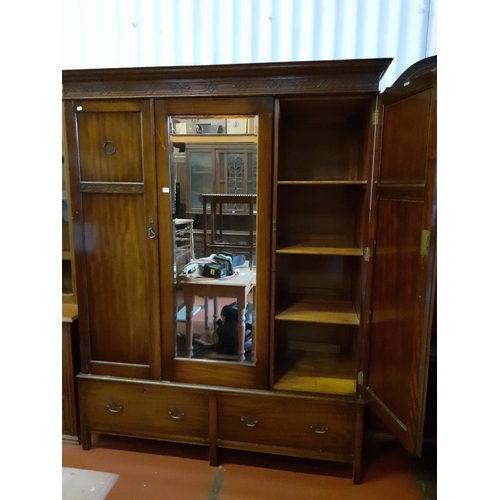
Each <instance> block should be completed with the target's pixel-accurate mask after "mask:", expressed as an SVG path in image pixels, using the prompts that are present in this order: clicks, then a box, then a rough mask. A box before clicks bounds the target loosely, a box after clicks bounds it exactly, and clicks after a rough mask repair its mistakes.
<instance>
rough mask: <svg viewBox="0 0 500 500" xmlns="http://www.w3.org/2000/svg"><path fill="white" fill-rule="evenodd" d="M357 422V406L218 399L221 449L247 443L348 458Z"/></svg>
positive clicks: (277, 399) (284, 399) (228, 396)
mask: <svg viewBox="0 0 500 500" xmlns="http://www.w3.org/2000/svg"><path fill="white" fill-rule="evenodd" d="M355 423H356V404H354V403H353V404H348V403H346V404H344V403H337V402H332V401H324V400H312V399H300V398H297V399H295V398H288V397H276V396H269V397H266V396H242V395H231V394H221V395H219V396H218V399H217V437H218V439H219V440H220V444H221V445H224V444H228V445H231V446H233V445H234V444H235V443H246V444H249V445H259V446H261V447H267V448H269V451H272V450H271V448H272V447H276V448H277V451H280V449H281V448H288V449H293V450H304V451H309V452H313V454H314V453H317V454H318V455H319V456H324V457H325V458H326V457H328V456H329V455H331V456H343V457H344V458H346V459H348V458H349V457H352V456H353V455H354V440H355ZM309 455H310V454H309Z"/></svg>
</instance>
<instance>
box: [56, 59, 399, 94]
mask: <svg viewBox="0 0 500 500" xmlns="http://www.w3.org/2000/svg"><path fill="white" fill-rule="evenodd" d="M348 62H349V61H328V62H319V61H315V62H312V63H290V64H284V63H277V64H274V65H272V64H254V65H228V66H199V67H192V66H191V67H185V68H183V67H179V68H142V69H141V68H133V69H106V70H68V71H63V98H65V99H78V98H106V97H108V98H113V97H143V98H144V97H146V98H150V97H177V96H186V97H187V96H189V97H207V96H251V95H287V94H288V95H294V94H316V93H321V94H325V93H329V92H331V93H337V92H341V93H358V92H378V83H379V79H380V77H381V76H382V75H383V73H384V72H385V69H386V68H387V66H388V65H389V63H390V59H374V60H360V61H357V62H356V65H355V70H353V66H352V63H351V66H349V65H348V64H347V63H348Z"/></svg>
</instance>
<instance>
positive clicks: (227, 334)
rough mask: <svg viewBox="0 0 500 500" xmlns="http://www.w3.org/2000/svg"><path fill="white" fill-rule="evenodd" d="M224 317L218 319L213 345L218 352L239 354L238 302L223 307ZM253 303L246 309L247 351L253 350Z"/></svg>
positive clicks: (222, 313) (222, 315)
mask: <svg viewBox="0 0 500 500" xmlns="http://www.w3.org/2000/svg"><path fill="white" fill-rule="evenodd" d="M220 314H221V317H222V319H218V320H217V323H216V324H217V330H216V332H215V334H214V338H213V347H214V349H215V352H217V353H218V354H238V307H237V305H236V302H233V303H232V304H229V305H227V306H224V307H223V308H222V309H221V313H220ZM252 316H253V311H252V304H247V307H246V310H245V352H249V351H251V350H252Z"/></svg>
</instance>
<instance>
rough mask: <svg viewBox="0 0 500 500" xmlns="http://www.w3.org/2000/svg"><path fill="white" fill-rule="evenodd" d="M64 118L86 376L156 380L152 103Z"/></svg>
mask: <svg viewBox="0 0 500 500" xmlns="http://www.w3.org/2000/svg"><path fill="white" fill-rule="evenodd" d="M65 118H66V123H67V126H68V131H67V140H68V164H69V169H70V184H71V196H72V209H73V214H72V215H73V234H74V247H75V264H76V273H77V284H78V289H79V297H80V299H81V300H80V301H79V309H80V328H81V337H82V371H83V372H84V373H89V372H90V371H91V370H92V369H93V368H96V370H97V373H100V374H107V375H121V376H133V375H132V374H134V373H135V374H141V376H142V375H144V373H145V372H147V371H149V377H152V378H156V379H159V378H160V369H161V367H160V362H159V357H160V353H159V336H160V335H159V272H158V267H159V263H158V246H157V241H158V240H157V239H156V238H152V239H151V238H148V226H149V224H150V221H151V224H152V226H153V228H154V229H155V230H157V221H156V175H155V162H154V142H153V137H154V136H153V121H152V113H151V102H149V101H148V100H122V101H114V100H105V101H97V100H96V101H93V100H85V101H79V102H71V103H67V105H66V115H65ZM106 141H112V143H113V144H111V145H110V144H107V146H106V147H104V146H105V145H104V143H105V142H106ZM115 147H116V151H115V150H114V148H115ZM105 150H106V151H107V152H108V153H110V154H106V151H105ZM99 362H101V363H100V364H99ZM126 364H128V365H130V366H128V367H127V366H125V365H126ZM107 368H109V372H106V370H107ZM105 372H106V373H105Z"/></svg>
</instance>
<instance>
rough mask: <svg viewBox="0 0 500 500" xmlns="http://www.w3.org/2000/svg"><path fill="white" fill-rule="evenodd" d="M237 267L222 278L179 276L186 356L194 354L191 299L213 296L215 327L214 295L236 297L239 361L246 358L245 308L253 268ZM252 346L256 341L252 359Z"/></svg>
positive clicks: (215, 307)
mask: <svg viewBox="0 0 500 500" xmlns="http://www.w3.org/2000/svg"><path fill="white" fill-rule="evenodd" d="M238 269H239V273H238V274H235V275H233V276H229V277H226V278H221V279H216V278H204V277H197V278H183V279H182V281H181V283H182V290H183V293H184V304H185V306H186V344H187V351H188V357H189V358H192V357H193V308H194V298H195V297H212V298H213V301H214V326H215V322H216V321H217V316H218V306H217V297H226V298H236V305H237V307H238V361H241V362H242V361H244V360H245V310H246V306H247V296H248V294H249V293H250V291H251V290H252V289H253V287H254V286H255V282H256V279H255V278H256V270H255V268H253V269H250V268H249V267H239V268H238ZM254 294H255V291H254ZM254 300H255V297H254ZM254 316H255V315H254ZM254 345H255V342H253V343H252V358H253V357H254V352H253V350H254Z"/></svg>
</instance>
